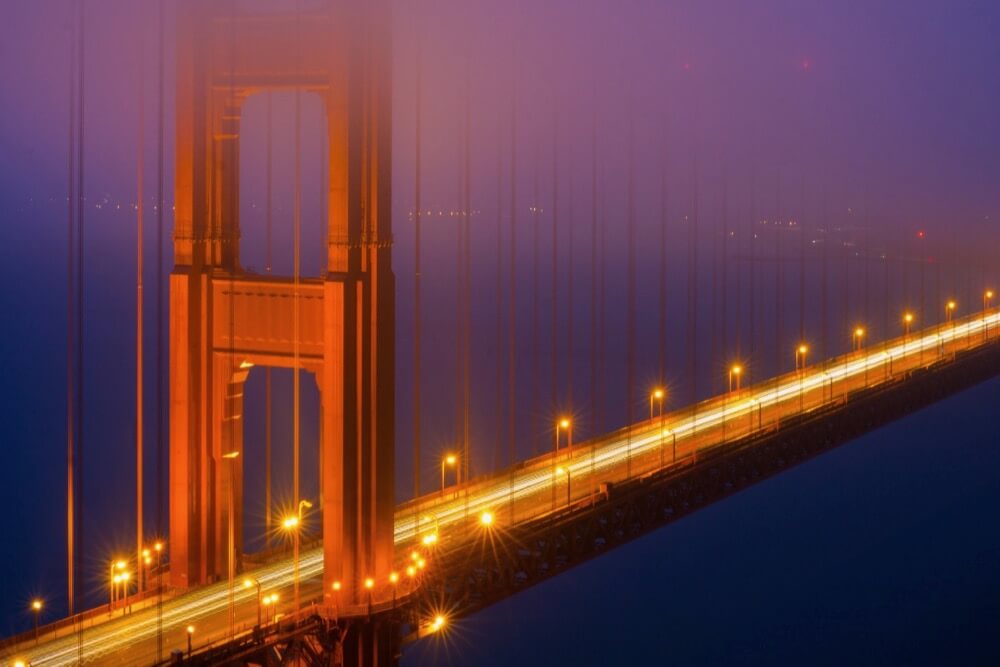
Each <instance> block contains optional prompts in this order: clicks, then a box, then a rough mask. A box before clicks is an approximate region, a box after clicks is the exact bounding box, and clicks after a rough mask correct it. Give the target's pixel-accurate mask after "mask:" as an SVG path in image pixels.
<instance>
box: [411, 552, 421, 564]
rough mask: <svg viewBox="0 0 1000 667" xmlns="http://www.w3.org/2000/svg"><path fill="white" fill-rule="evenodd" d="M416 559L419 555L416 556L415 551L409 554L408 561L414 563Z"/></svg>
mask: <svg viewBox="0 0 1000 667" xmlns="http://www.w3.org/2000/svg"><path fill="white" fill-rule="evenodd" d="M418 558H420V554H418V553H417V552H416V551H411V552H410V560H412V561H414V562H416V560H417V559H418Z"/></svg>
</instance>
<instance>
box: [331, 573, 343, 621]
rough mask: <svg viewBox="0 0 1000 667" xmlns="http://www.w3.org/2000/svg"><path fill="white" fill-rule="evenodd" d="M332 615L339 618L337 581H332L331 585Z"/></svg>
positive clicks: (339, 586)
mask: <svg viewBox="0 0 1000 667" xmlns="http://www.w3.org/2000/svg"><path fill="white" fill-rule="evenodd" d="M332 588H333V613H334V617H335V618H338V619H339V618H340V589H341V585H340V582H339V581H334V582H333V585H332Z"/></svg>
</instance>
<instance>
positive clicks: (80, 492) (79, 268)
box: [73, 2, 86, 662]
mask: <svg viewBox="0 0 1000 667" xmlns="http://www.w3.org/2000/svg"><path fill="white" fill-rule="evenodd" d="M78 16H79V39H77V42H76V46H77V81H76V83H77V94H76V104H77V107H76V114H77V116H76V128H77V143H76V169H77V171H76V179H77V180H76V231H77V233H76V465H75V473H76V489H75V490H76V508H78V510H79V516H80V519H81V520H80V521H78V522H77V523H76V526H75V528H76V544H75V547H74V556H75V558H76V563H75V565H74V568H73V569H74V571H75V572H80V571H81V570H83V551H84V549H85V545H84V540H83V536H84V525H83V520H82V518H83V502H84V484H83V480H84V465H83V451H84V449H83V440H84V437H83V436H84V423H83V415H84V409H83V392H84V378H83V370H84V358H83V349H84V348H83V324H84V315H83V290H84V284H83V268H84V267H83V249H84V207H85V205H86V196H85V194H84V189H83V186H84V168H85V164H84V161H83V149H84V145H85V140H84V137H85V133H84V129H85V128H84V124H83V121H84V53H85V51H84V40H85V38H86V15H85V13H84V3H83V2H81V3H80V4H79V15H78ZM79 637H80V639H79V640H78V643H77V652H78V654H79V657H80V658H81V662H82V657H83V635H82V633H80V634H79Z"/></svg>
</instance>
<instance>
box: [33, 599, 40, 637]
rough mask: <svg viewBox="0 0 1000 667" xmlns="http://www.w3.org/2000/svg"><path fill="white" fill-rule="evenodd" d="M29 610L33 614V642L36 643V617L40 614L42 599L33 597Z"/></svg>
mask: <svg viewBox="0 0 1000 667" xmlns="http://www.w3.org/2000/svg"><path fill="white" fill-rule="evenodd" d="M31 611H32V612H33V613H34V614H35V643H36V644H37V643H38V617H39V616H41V615H42V601H41V599H39V598H35V599H34V600H32V601H31Z"/></svg>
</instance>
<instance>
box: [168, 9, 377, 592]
mask: <svg viewBox="0 0 1000 667" xmlns="http://www.w3.org/2000/svg"><path fill="white" fill-rule="evenodd" d="M257 4H260V3H257ZM310 4H311V5H315V4H317V3H310ZM319 4H322V5H323V7H322V9H319V10H316V9H309V10H303V11H302V13H299V14H288V13H252V12H248V11H247V10H246V3H243V2H233V1H232V0H225V1H220V0H179V2H178V16H177V19H178V23H177V54H176V59H177V100H176V105H177V109H176V142H177V145H176V184H175V207H176V209H175V229H174V269H173V273H172V274H171V276H170V534H169V537H170V544H171V547H170V548H171V558H170V580H171V583H172V584H174V585H176V586H180V587H187V586H193V585H198V584H203V583H206V582H210V581H213V580H216V579H219V578H221V577H224V576H225V575H226V573H227V571H228V557H229V553H228V548H229V542H228V536H229V535H230V531H232V532H233V534H235V536H236V539H235V543H236V544H237V545H239V544H241V543H242V532H243V531H242V524H243V518H242V511H241V510H239V508H240V507H242V490H243V489H242V487H243V485H242V477H243V472H242V465H243V464H242V461H243V459H244V458H245V457H243V456H236V457H235V458H233V453H235V452H242V450H243V424H242V416H243V384H244V382H245V380H246V378H247V374H248V372H249V369H250V368H252V367H253V366H271V367H285V368H295V367H298V368H300V369H301V370H302V371H304V372H307V373H311V374H312V375H313V376H314V377H315V380H316V383H317V385H318V387H319V393H320V409H321V413H322V414H321V424H322V426H321V430H322V434H321V440H320V441H321V443H322V444H321V448H322V451H321V452H320V461H321V462H322V463H321V465H322V471H321V475H320V478H321V480H322V482H321V486H322V488H321V494H322V530H323V550H324V589H325V590H326V591H327V592H328V594H329V592H330V590H331V586H330V584H331V582H332V581H334V580H339V581H341V582H343V590H342V591H341V596H343V597H342V602H343V603H345V604H346V603H349V602H350V601H352V600H353V601H358V600H359V598H360V597H361V594H360V590H359V589H360V588H361V585H360V582H362V581H363V580H364V579H365V578H366V577H377V578H382V579H384V578H385V577H387V576H388V573H389V571H390V569H391V567H392V554H393V510H394V497H393V467H394V460H393V446H394V432H393V430H394V404H393V382H394V340H395V331H394V329H395V319H394V317H395V316H394V311H395V304H394V291H395V287H394V277H393V273H392V264H391V256H392V232H391V217H390V203H391V197H390V176H391V171H390V164H391V146H390V139H391V109H390V105H391V95H392V93H391V76H390V48H391V45H390V29H391V27H390V20H389V18H390V17H389V9H388V2H387V0H365V1H364V2H357V1H347V0H330V1H329V2H325V3H319ZM274 89H286V90H302V91H308V92H310V93H316V94H318V95H319V96H320V98H321V99H322V101H323V103H324V105H325V113H326V119H327V126H328V134H329V151H328V153H329V169H328V173H329V180H328V182H327V183H326V186H327V189H328V201H329V210H328V219H329V233H328V236H327V239H326V244H327V252H326V256H327V271H326V273H325V274H324V275H322V276H320V277H318V278H307V279H301V280H298V281H296V280H293V279H292V278H288V277H275V276H272V275H255V274H252V273H249V272H247V271H245V270H244V269H243V268H242V266H241V264H240V221H239V190H240V176H239V154H240V117H241V111H242V108H243V103H244V102H245V101H246V100H247V98H249V97H250V96H252V95H254V94H256V93H259V92H262V91H266V90H274ZM226 454H229V455H230V456H229V457H225V455H226ZM230 494H232V495H230ZM232 498H235V499H236V500H235V502H230V501H231V499H232ZM230 506H233V507H235V508H237V509H236V511H233V512H232V515H231V514H230V509H229V508H230Z"/></svg>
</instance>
